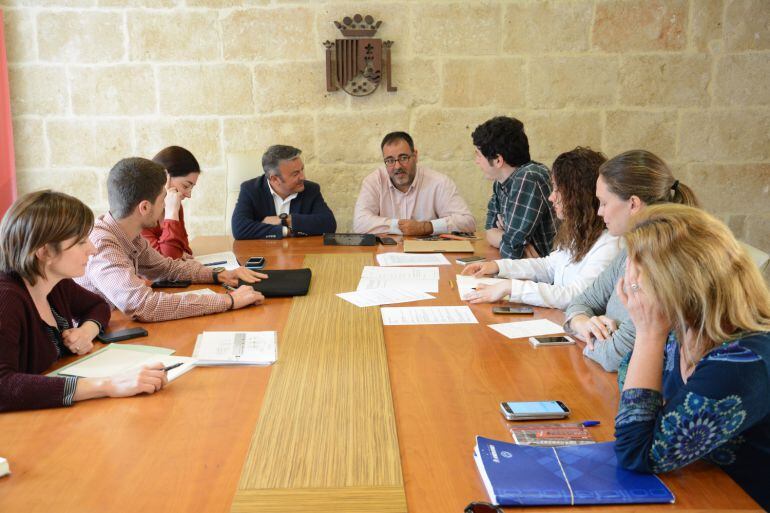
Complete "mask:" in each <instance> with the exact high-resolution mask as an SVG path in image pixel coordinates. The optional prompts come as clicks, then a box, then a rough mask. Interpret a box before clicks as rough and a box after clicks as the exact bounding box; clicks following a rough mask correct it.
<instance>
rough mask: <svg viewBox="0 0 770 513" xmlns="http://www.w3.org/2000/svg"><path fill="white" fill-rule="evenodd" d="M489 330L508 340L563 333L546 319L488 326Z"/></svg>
mask: <svg viewBox="0 0 770 513" xmlns="http://www.w3.org/2000/svg"><path fill="white" fill-rule="evenodd" d="M489 327H490V328H492V329H493V330H495V331H497V332H498V333H500V334H501V335H505V336H506V337H508V338H528V337H539V336H540V335H558V334H560V333H564V328H563V327H561V326H559V325H558V324H556V323H555V322H551V321H549V320H548V319H535V320H534V321H520V322H503V323H500V324H490V325H489Z"/></svg>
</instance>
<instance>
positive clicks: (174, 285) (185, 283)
mask: <svg viewBox="0 0 770 513" xmlns="http://www.w3.org/2000/svg"><path fill="white" fill-rule="evenodd" d="M190 285H192V282H191V281H190V280H180V281H171V280H158V281H154V282H152V288H154V289H186V288H187V287H189V286H190Z"/></svg>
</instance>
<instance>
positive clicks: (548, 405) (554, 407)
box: [500, 401, 570, 420]
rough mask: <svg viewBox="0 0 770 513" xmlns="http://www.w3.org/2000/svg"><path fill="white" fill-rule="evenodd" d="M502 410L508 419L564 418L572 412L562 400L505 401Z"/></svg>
mask: <svg viewBox="0 0 770 513" xmlns="http://www.w3.org/2000/svg"><path fill="white" fill-rule="evenodd" d="M500 412H501V413H502V414H503V417H505V418H506V419H508V420H534V419H563V418H564V417H568V416H569V414H570V411H569V408H567V405H566V404H564V403H563V402H561V401H531V402H505V403H500Z"/></svg>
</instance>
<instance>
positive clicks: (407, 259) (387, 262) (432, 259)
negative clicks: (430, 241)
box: [377, 253, 449, 267]
mask: <svg viewBox="0 0 770 513" xmlns="http://www.w3.org/2000/svg"><path fill="white" fill-rule="evenodd" d="M377 263H378V264H380V265H382V266H386V267H390V266H394V265H449V260H447V259H446V257H445V256H444V255H443V254H441V253H379V254H378V255H377Z"/></svg>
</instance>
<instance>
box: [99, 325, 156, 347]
mask: <svg viewBox="0 0 770 513" xmlns="http://www.w3.org/2000/svg"><path fill="white" fill-rule="evenodd" d="M146 336H147V330H146V329H144V328H128V329H127V330H119V331H113V332H112V333H101V334H99V335H98V336H97V337H96V339H97V340H98V341H99V342H104V343H105V344H110V343H112V342H121V341H123V340H130V339H132V338H139V337H146Z"/></svg>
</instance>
